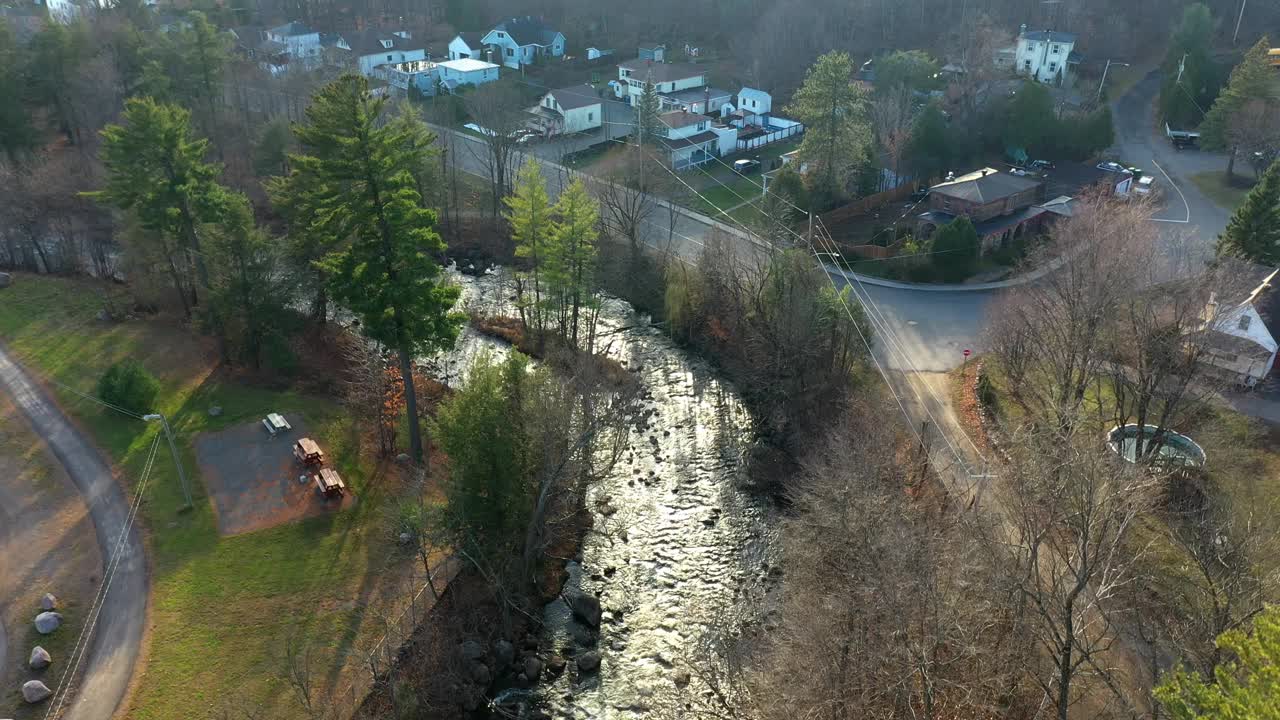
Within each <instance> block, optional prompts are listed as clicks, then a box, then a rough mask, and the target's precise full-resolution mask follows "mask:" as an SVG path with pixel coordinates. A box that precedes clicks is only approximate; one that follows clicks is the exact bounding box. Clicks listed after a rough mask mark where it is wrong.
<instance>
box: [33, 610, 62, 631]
mask: <svg viewBox="0 0 1280 720" xmlns="http://www.w3.org/2000/svg"><path fill="white" fill-rule="evenodd" d="M60 625H62V615H61V614H59V613H56V612H49V611H46V612H42V613H40V614H39V615H37V616H36V632H38V633H40V634H41V635H48V634H49V633H51V632H53V631H54V630H57V629H58V626H60Z"/></svg>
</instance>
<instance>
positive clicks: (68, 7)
mask: <svg viewBox="0 0 1280 720" xmlns="http://www.w3.org/2000/svg"><path fill="white" fill-rule="evenodd" d="M44 6H45V9H46V10H48V11H49V19H50V20H53V21H54V22H57V23H62V24H63V25H68V24H70V23H71V22H72V21H73V20H75V19H76V18H78V17H80V14H81V11H82V8H81V7H80V3H79V2H78V0H44Z"/></svg>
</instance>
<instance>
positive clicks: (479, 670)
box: [471, 663, 493, 688]
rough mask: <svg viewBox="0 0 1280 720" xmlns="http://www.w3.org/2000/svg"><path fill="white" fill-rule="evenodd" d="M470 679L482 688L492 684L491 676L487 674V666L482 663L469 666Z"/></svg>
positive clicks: (489, 673)
mask: <svg viewBox="0 0 1280 720" xmlns="http://www.w3.org/2000/svg"><path fill="white" fill-rule="evenodd" d="M471 679H472V680H474V681H475V682H476V684H477V685H479V686H480V687H482V688H487V687H489V683H491V682H493V674H492V673H491V672H489V666H488V665H485V664H484V663H476V664H475V665H472V666H471Z"/></svg>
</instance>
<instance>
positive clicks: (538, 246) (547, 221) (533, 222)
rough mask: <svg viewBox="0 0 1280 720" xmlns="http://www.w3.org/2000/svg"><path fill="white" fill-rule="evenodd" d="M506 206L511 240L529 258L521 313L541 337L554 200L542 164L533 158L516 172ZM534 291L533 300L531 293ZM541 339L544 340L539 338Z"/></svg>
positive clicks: (543, 326) (521, 293)
mask: <svg viewBox="0 0 1280 720" xmlns="http://www.w3.org/2000/svg"><path fill="white" fill-rule="evenodd" d="M503 202H504V203H505V204H506V206H507V210H506V212H505V213H504V214H503V217H505V218H506V220H507V222H508V223H510V224H511V239H512V240H513V241H514V242H515V245H516V257H518V258H525V259H527V260H528V261H529V273H528V275H527V276H524V277H526V278H527V280H528V285H529V287H527V288H526V287H524V283H523V282H521V287H520V295H521V297H520V314H521V319H522V320H523V321H524V324H525V327H528V328H530V329H532V330H533V332H534V333H536V334H537V335H538V336H539V338H541V335H542V334H543V333H545V332H546V329H547V327H546V319H545V317H544V315H543V310H544V307H543V298H542V285H543V280H542V277H541V272H542V266H543V263H544V262H545V261H546V255H547V245H548V243H549V242H550V234H551V201H550V200H549V199H548V198H547V183H546V180H545V179H544V178H543V177H542V166H541V165H539V164H538V161H537V160H535V159H533V158H532V157H531V158H529V159H528V161H526V162H525V164H524V167H522V168H520V172H519V173H518V174H517V175H516V187H515V192H514V193H512V194H511V195H509V196H508V197H506V198H504V199H503ZM529 292H532V293H533V299H532V300H530V299H529V298H528V293H529ZM539 342H541V339H539Z"/></svg>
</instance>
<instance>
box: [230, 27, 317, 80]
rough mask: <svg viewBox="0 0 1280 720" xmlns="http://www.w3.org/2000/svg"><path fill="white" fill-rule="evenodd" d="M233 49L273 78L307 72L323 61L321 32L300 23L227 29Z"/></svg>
mask: <svg viewBox="0 0 1280 720" xmlns="http://www.w3.org/2000/svg"><path fill="white" fill-rule="evenodd" d="M230 33H231V35H232V37H233V38H234V39H235V43H236V47H237V48H238V49H239V50H240V51H241V52H242V53H243V54H244V55H245V57H247V58H249V59H251V60H257V61H258V64H259V65H260V66H261V67H262V69H264V70H266V71H267V72H269V73H271V74H272V75H280V74H282V73H285V72H288V71H290V70H310V69H312V68H315V67H317V66H319V65H320V64H321V62H322V61H323V55H322V46H321V43H320V33H319V32H317V31H316V30H313V29H311V28H310V27H307V26H306V25H304V24H303V23H300V22H289V23H285V24H284V25H278V26H276V27H273V28H269V29H265V30H264V29H262V28H260V27H257V26H254V25H244V26H241V27H236V28H232V29H231V30H230Z"/></svg>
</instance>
